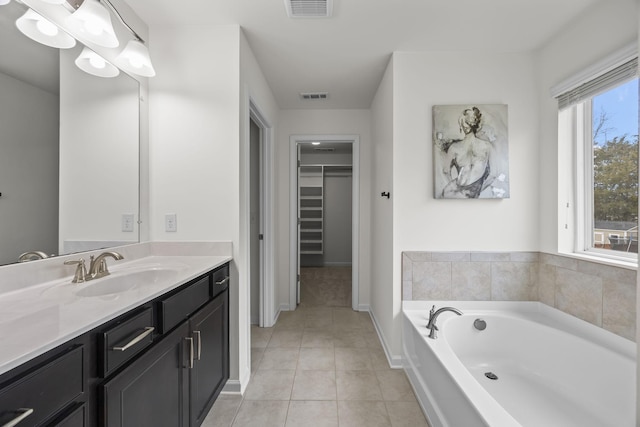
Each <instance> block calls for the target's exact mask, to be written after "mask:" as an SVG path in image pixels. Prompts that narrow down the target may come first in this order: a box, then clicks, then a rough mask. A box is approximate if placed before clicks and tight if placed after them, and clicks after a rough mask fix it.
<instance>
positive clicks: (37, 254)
mask: <svg viewBox="0 0 640 427" xmlns="http://www.w3.org/2000/svg"><path fill="white" fill-rule="evenodd" d="M45 258H49V255H47V254H46V253H44V252H42V251H29V252H25V253H23V254H21V255H20V256H19V257H18V262H27V261H33V260H36V259H45Z"/></svg>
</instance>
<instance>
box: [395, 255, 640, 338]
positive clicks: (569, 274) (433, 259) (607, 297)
mask: <svg viewBox="0 0 640 427" xmlns="http://www.w3.org/2000/svg"><path fill="white" fill-rule="evenodd" d="M402 299H403V300H454V301H465V300H466V301H540V302H542V303H544V304H547V305H549V306H551V307H554V308H557V309H559V310H562V311H563V312H565V313H568V314H571V315H573V316H575V317H578V318H580V319H582V320H585V321H587V322H589V323H592V324H594V325H596V326H599V327H602V328H604V329H606V330H608V331H610V332H613V333H615V334H617V335H620V336H622V337H624V338H627V339H630V340H635V331H636V309H635V301H636V271H635V270H631V269H627V268H622V267H614V266H610V265H603V264H599V263H596V262H590V261H586V260H579V259H575V258H570V257H566V256H561V255H554V254H547V253H538V252H422V251H421V252H417V251H411V252H403V253H402Z"/></svg>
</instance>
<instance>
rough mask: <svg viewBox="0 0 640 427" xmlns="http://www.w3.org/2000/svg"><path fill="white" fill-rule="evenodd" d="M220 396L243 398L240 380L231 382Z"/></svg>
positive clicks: (228, 382)
mask: <svg viewBox="0 0 640 427" xmlns="http://www.w3.org/2000/svg"><path fill="white" fill-rule="evenodd" d="M220 394H225V395H229V396H241V395H242V385H241V384H240V381H238V380H229V381H227V383H226V384H225V385H224V387H223V388H222V391H221V392H220Z"/></svg>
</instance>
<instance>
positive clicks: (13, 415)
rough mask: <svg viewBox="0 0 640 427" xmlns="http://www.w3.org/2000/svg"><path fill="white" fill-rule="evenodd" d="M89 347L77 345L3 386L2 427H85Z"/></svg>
mask: <svg viewBox="0 0 640 427" xmlns="http://www.w3.org/2000/svg"><path fill="white" fill-rule="evenodd" d="M86 358H87V352H86V346H85V345H83V344H81V343H80V342H74V343H71V344H69V345H67V346H63V347H62V348H58V349H55V350H54V351H52V352H50V353H47V354H46V357H44V358H42V357H41V358H38V360H34V361H33V363H32V364H29V365H28V366H23V367H20V368H17V372H15V374H16V375H15V376H13V377H11V379H10V380H9V381H8V382H7V383H3V384H0V426H5V425H8V426H14V425H15V426H18V427H29V426H54V425H55V426H57V425H65V426H68V427H81V426H84V425H85V421H86V419H85V416H84V407H85V399H86V396H85V389H86V385H85V378H86V372H87V363H86V362H87V360H86Z"/></svg>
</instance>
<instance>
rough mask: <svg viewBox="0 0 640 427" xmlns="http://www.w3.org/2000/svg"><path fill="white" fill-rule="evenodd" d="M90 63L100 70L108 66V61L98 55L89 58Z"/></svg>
mask: <svg viewBox="0 0 640 427" xmlns="http://www.w3.org/2000/svg"><path fill="white" fill-rule="evenodd" d="M89 62H90V63H91V65H92V66H93V67H94V68H100V69H102V68H104V67H105V66H106V65H107V64H106V61H105V60H104V59H103V58H102V57H100V56H98V55H94V56H92V57H91V58H89Z"/></svg>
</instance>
